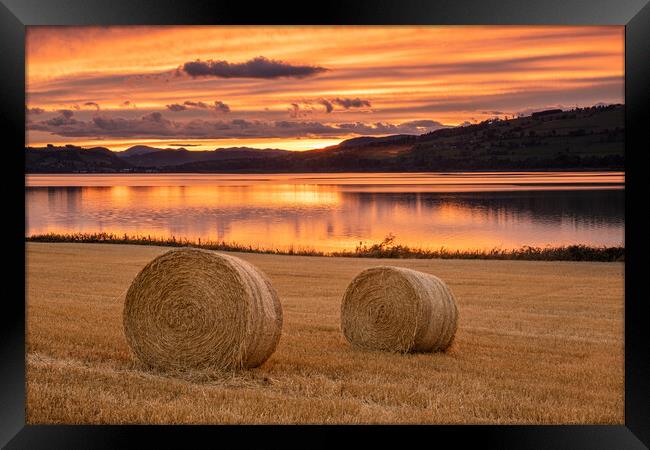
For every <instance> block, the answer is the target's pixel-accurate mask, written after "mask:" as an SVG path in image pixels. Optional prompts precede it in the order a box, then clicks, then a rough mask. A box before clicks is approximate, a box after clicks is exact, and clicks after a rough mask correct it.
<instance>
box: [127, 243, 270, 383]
mask: <svg viewBox="0 0 650 450" xmlns="http://www.w3.org/2000/svg"><path fill="white" fill-rule="evenodd" d="M123 320H124V334H125V335H126V339H127V341H128V343H129V346H130V347H131V349H132V350H133V352H134V353H135V354H136V356H137V357H138V358H139V359H140V360H141V361H142V362H144V363H145V364H148V365H149V366H151V367H153V368H156V369H161V370H164V371H191V370H215V371H224V370H237V369H241V368H250V367H256V366H258V365H260V364H262V363H263V362H264V361H266V360H267V359H268V358H269V356H271V354H272V353H273V352H274V351H275V348H276V346H277V344H278V341H279V339H280V332H281V329H282V306H281V304H280V300H279V299H278V295H277V293H276V292H275V290H274V289H273V287H272V286H271V283H270V281H269V280H268V278H267V277H266V276H265V275H264V274H263V273H262V272H261V271H260V270H258V269H257V268H255V267H254V266H253V265H251V264H249V263H248V262H246V261H243V260H242V259H239V258H236V257H234V256H230V255H225V254H222V253H217V252H213V251H208V250H200V249H193V248H182V249H176V250H172V251H170V252H168V253H165V254H163V255H161V256H159V257H157V258H155V259H154V260H152V261H151V262H150V263H149V264H147V265H146V266H145V267H144V268H143V269H142V271H141V272H140V273H139V274H138V275H137V276H136V277H135V279H134V280H133V283H132V284H131V287H130V288H129V290H128V292H127V294H126V300H125V304H124V314H123Z"/></svg>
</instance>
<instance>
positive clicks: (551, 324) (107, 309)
mask: <svg viewBox="0 0 650 450" xmlns="http://www.w3.org/2000/svg"><path fill="white" fill-rule="evenodd" d="M166 251H169V249H168V248H162V247H146V246H128V245H108V244H44V243H27V244H26V257H27V267H26V278H27V285H26V292H27V298H26V303H27V304H26V310H27V355H26V364H27V421H28V423H31V424H40V423H119V424H123V423H175V424H176V423H201V424H207V423H210V424H212V423H554V424H558V423H559V424H564V423H590V424H593V423H607V424H622V423H623V422H624V408H623V397H624V387H623V382H624V376H623V369H624V353H623V349H624V347H623V323H624V316H623V308H624V290H623V288H624V281H623V280H624V279H623V272H624V264H623V263H582V262H533V261H485V260H476V261H474V260H387V259H381V260H380V259H365V258H358V259H357V258H328V257H307V256H279V255H261V254H249V253H246V254H244V253H237V254H235V255H237V256H239V257H241V258H243V259H245V260H247V261H250V262H251V263H253V264H255V265H256V266H258V267H259V268H260V269H262V270H263V271H264V272H265V273H266V274H267V275H268V276H269V277H270V279H271V281H272V282H273V285H274V286H275V288H276V289H277V291H278V293H279V296H280V298H281V301H282V306H283V310H284V326H283V333H282V337H281V339H280V343H279V345H278V348H277V350H276V352H275V353H274V354H273V355H272V356H271V358H270V359H269V360H268V361H267V362H266V363H265V364H264V365H262V366H261V367H259V368H257V369H254V370H250V371H246V372H242V373H240V374H237V375H234V376H231V377H228V378H226V379H223V378H216V379H208V378H197V379H191V380H190V379H187V380H179V379H174V378H170V377H167V376H165V375H164V374H159V373H155V372H152V371H151V370H149V369H147V368H146V367H143V366H142V365H141V364H140V363H138V361H137V360H136V359H135V358H134V357H133V356H132V355H131V353H130V351H129V348H128V346H127V344H126V340H125V338H124V335H123V333H122V303H123V300H124V294H125V292H126V290H127V289H128V286H129V284H130V282H131V280H132V279H133V277H134V276H135V275H136V274H137V273H138V271H139V270H140V269H141V268H142V267H143V266H144V265H145V264H146V263H147V262H149V261H150V260H151V259H152V258H154V257H155V256H157V255H159V254H162V253H164V252H166ZM376 265H396V266H403V267H409V268H412V269H415V270H420V271H423V272H428V273H432V274H435V275H437V276H439V277H441V278H442V279H443V280H445V281H446V282H447V283H448V284H449V286H450V287H451V289H452V290H453V292H454V294H455V296H456V300H457V303H458V308H459V313H460V322H459V329H458V332H457V335H456V339H455V341H454V344H453V346H452V348H451V349H450V350H449V351H448V352H447V353H443V354H415V355H397V354H386V353H379V352H367V351H360V350H355V349H353V348H351V347H350V346H349V345H348V343H347V342H346V341H345V339H344V337H343V336H342V334H341V333H340V331H339V308H340V299H341V296H342V295H343V292H344V290H345V288H346V286H347V284H348V283H349V282H350V281H351V280H352V278H353V277H354V276H355V275H356V274H357V273H358V272H360V271H361V270H363V269H364V268H367V267H370V266H376Z"/></svg>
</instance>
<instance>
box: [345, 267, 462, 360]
mask: <svg viewBox="0 0 650 450" xmlns="http://www.w3.org/2000/svg"><path fill="white" fill-rule="evenodd" d="M457 325H458V309H457V308H456V302H455V300H454V296H453V294H452V292H451V290H450V289H449V287H447V285H446V284H445V283H444V282H443V281H442V280H441V279H440V278H438V277H436V276H433V275H429V274H427V273H422V272H417V271H415V270H411V269H405V268H402V267H390V266H383V267H373V268H370V269H367V270H364V271H363V272H361V273H360V274H359V275H357V276H356V277H355V278H354V280H352V282H351V283H350V285H349V286H348V288H347V290H346V291H345V294H344V296H343V301H342V303H341V329H342V330H343V334H344V335H345V338H346V339H347V340H348V341H349V342H350V343H351V344H352V345H354V346H355V347H359V348H362V349H367V350H384V351H390V352H402V353H406V352H434V351H443V350H446V349H447V348H448V347H449V346H450V345H451V343H452V341H453V339H454V334H455V333H456V327H457Z"/></svg>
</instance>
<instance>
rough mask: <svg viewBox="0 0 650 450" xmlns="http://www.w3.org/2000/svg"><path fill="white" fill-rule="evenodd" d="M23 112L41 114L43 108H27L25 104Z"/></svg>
mask: <svg viewBox="0 0 650 450" xmlns="http://www.w3.org/2000/svg"><path fill="white" fill-rule="evenodd" d="M25 112H27V114H43V113H44V112H45V110H44V109H43V108H28V107H26V106H25Z"/></svg>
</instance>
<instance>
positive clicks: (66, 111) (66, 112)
mask: <svg viewBox="0 0 650 450" xmlns="http://www.w3.org/2000/svg"><path fill="white" fill-rule="evenodd" d="M58 112H59V114H61V116H62V117H64V118H66V119H69V118H71V117H72V116H74V111H72V110H70V109H60V110H59V111H58Z"/></svg>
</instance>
